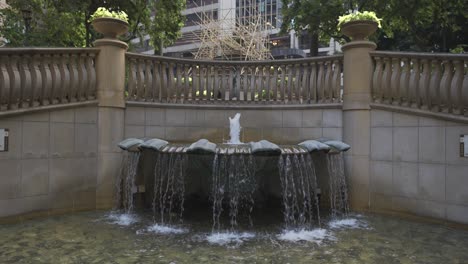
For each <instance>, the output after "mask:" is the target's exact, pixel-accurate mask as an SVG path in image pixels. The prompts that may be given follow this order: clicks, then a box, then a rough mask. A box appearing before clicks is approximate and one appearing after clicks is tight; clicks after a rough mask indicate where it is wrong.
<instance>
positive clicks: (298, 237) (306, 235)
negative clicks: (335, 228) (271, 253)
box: [277, 228, 335, 245]
mask: <svg viewBox="0 0 468 264" xmlns="http://www.w3.org/2000/svg"><path fill="white" fill-rule="evenodd" d="M277 237H278V239H279V240H283V241H288V242H300V241H307V242H314V243H316V244H318V245H320V244H322V242H323V241H324V240H335V237H334V236H333V235H332V234H331V233H330V232H329V231H328V230H326V229H322V228H317V229H313V230H305V229H301V230H284V231H283V232H282V233H281V234H279V235H278V236H277Z"/></svg>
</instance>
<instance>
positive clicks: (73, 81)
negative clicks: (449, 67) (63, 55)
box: [41, 53, 78, 102]
mask: <svg viewBox="0 0 468 264" xmlns="http://www.w3.org/2000/svg"><path fill="white" fill-rule="evenodd" d="M77 60H78V58H77V55H76V53H72V54H71V55H70V64H69V71H70V91H69V92H68V94H69V95H70V98H69V101H70V102H76V101H77V93H78V91H77V90H78V66H77V63H78V62H77ZM41 76H42V75H41ZM44 88H45V87H44V86H42V89H41V90H44Z"/></svg>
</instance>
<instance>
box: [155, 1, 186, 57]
mask: <svg viewBox="0 0 468 264" xmlns="http://www.w3.org/2000/svg"><path fill="white" fill-rule="evenodd" d="M185 4H186V2H185V1H184V0H157V1H156V2H154V3H153V4H152V9H153V10H154V11H155V16H154V20H153V23H151V26H150V28H149V30H148V32H149V35H150V37H151V45H152V46H153V48H154V53H155V54H162V48H163V47H167V46H169V45H171V44H173V43H174V42H175V41H176V40H177V39H178V38H179V37H180V36H181V33H180V29H181V28H182V27H183V26H184V22H185V17H184V16H183V15H182V10H184V9H185V7H186V5H185Z"/></svg>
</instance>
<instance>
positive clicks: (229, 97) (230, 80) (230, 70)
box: [226, 65, 235, 101]
mask: <svg viewBox="0 0 468 264" xmlns="http://www.w3.org/2000/svg"><path fill="white" fill-rule="evenodd" d="M226 70H227V73H228V74H226V77H227V78H228V79H227V85H228V87H229V94H228V95H226V101H230V100H232V98H233V97H234V96H235V95H234V70H233V68H232V67H231V66H229V65H226Z"/></svg>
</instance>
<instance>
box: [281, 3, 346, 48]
mask: <svg viewBox="0 0 468 264" xmlns="http://www.w3.org/2000/svg"><path fill="white" fill-rule="evenodd" d="M282 2H283V9H282V13H283V24H282V25H281V31H282V32H283V33H286V32H288V31H289V30H291V29H294V30H295V31H296V32H304V31H306V32H307V33H308V34H309V35H310V37H311V41H310V55H311V56H317V55H318V48H319V41H320V38H322V39H324V38H328V39H329V38H330V37H335V38H341V37H342V36H341V35H340V34H339V33H338V32H337V24H338V17H339V16H340V15H342V14H344V11H345V8H344V7H345V5H344V3H343V0H282Z"/></svg>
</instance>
